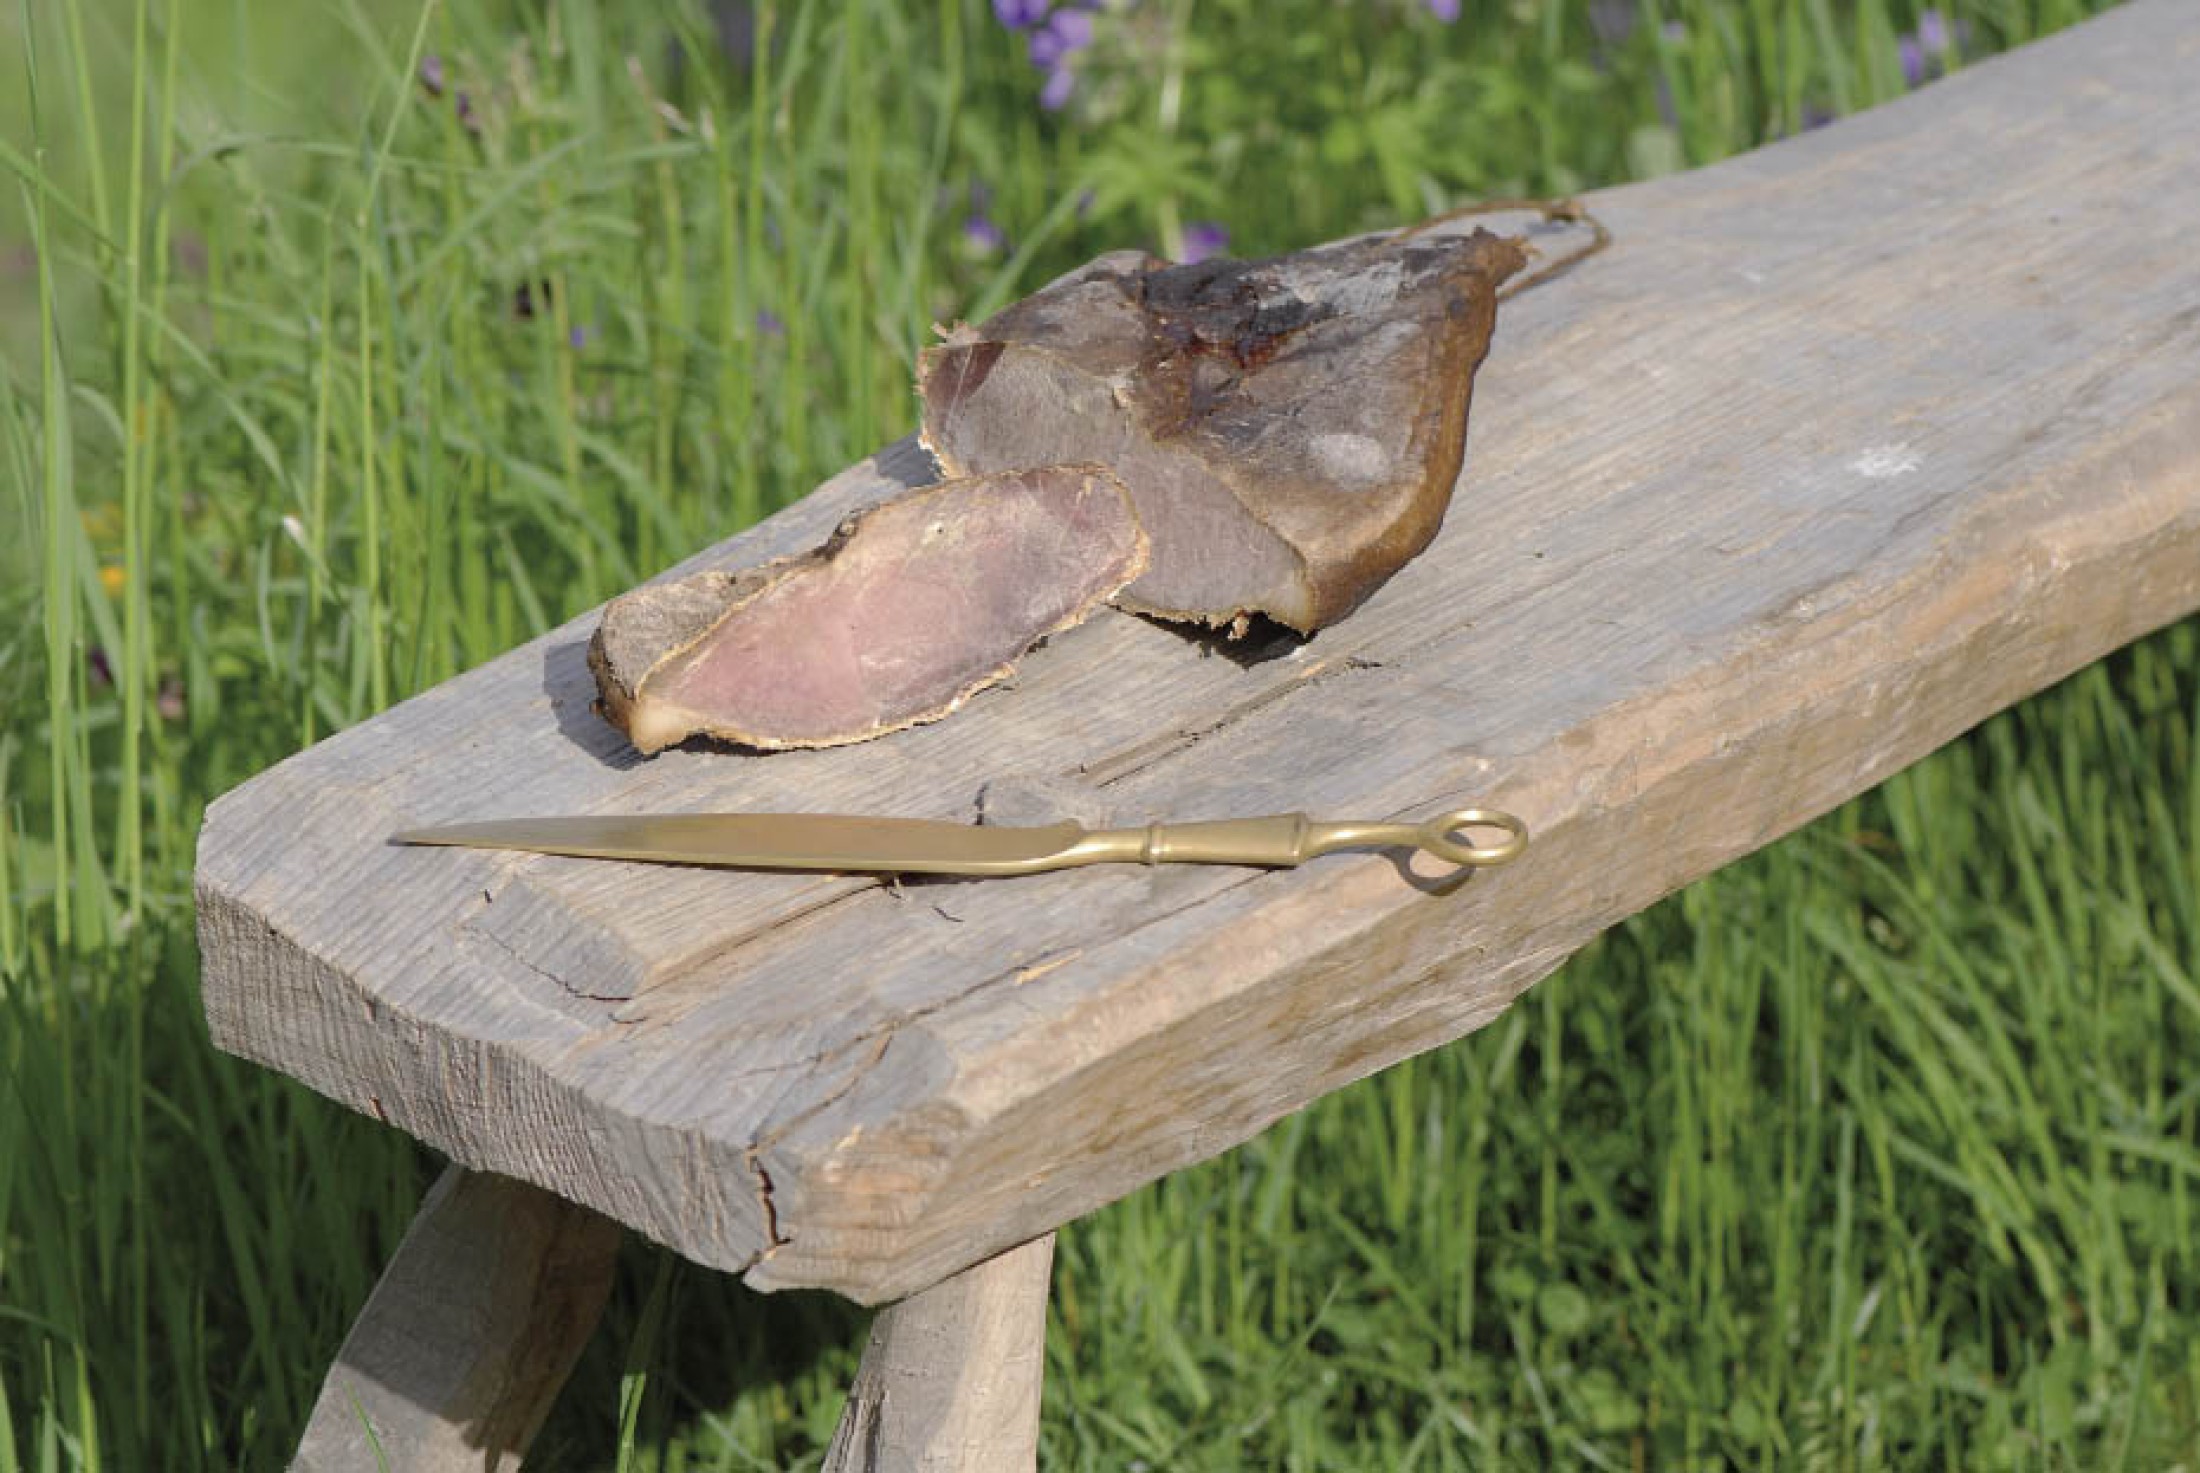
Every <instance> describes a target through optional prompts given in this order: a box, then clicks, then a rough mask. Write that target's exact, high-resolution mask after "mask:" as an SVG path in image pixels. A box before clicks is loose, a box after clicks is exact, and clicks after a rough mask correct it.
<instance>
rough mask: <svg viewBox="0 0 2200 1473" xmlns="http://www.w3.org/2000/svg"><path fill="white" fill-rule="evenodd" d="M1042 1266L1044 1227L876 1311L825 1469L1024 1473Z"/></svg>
mask: <svg viewBox="0 0 2200 1473" xmlns="http://www.w3.org/2000/svg"><path fill="white" fill-rule="evenodd" d="M1053 1262H1054V1234H1052V1233H1048V1234H1047V1235H1046V1236H1045V1237H1043V1238H1036V1239H1033V1240H1032V1241H1031V1242H1029V1243H1026V1244H1024V1245H1023V1246H1022V1247H1021V1248H1012V1249H1010V1250H1009V1251H1008V1252H1006V1253H1003V1254H1002V1255H1001V1256H1000V1257H998V1258H994V1259H990V1260H988V1261H987V1262H984V1263H981V1264H979V1265H978V1266H977V1267H976V1268H972V1269H967V1270H965V1271H964V1272H962V1273H959V1274H957V1275H956V1276H955V1277H953V1278H951V1279H947V1280H945V1281H943V1282H941V1283H939V1284H935V1285H934V1286H933V1287H931V1288H929V1289H927V1290H925V1291H924V1292H923V1293H921V1294H915V1295H911V1296H910V1297H909V1298H907V1299H904V1300H903V1301H901V1303H899V1304H893V1305H888V1306H887V1307H886V1308H885V1309H882V1310H880V1311H879V1313H878V1318H877V1319H875V1320H873V1321H872V1323H871V1338H870V1342H869V1343H868V1344H866V1345H865V1346H864V1348H863V1364H862V1366H861V1367H860V1368H859V1369H858V1370H857V1371H856V1383H855V1385H854V1387H853V1388H851V1389H850V1390H849V1392H848V1408H847V1410H846V1411H844V1412H842V1413H841V1415H840V1427H839V1429H838V1430H837V1431H835V1432H834V1433H833V1445H832V1447H831V1448H830V1449H828V1450H827V1451H826V1454H825V1473H920V1470H921V1473H948V1470H961V1473H1030V1470H1031V1469H1033V1468H1035V1467H1036V1466H1037V1465H1038V1458H1039V1383H1040V1378H1041V1375H1042V1373H1043V1372H1044V1370H1045V1367H1046V1330H1047V1275H1048V1270H1049V1269H1050V1268H1051V1267H1052V1266H1053Z"/></svg>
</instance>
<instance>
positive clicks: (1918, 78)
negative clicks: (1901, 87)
mask: <svg viewBox="0 0 2200 1473" xmlns="http://www.w3.org/2000/svg"><path fill="white" fill-rule="evenodd" d="M1894 49H1895V54H1896V55H1897V56H1899V57H1900V58H1901V60H1902V80H1903V81H1904V82H1905V83H1906V84H1908V85H1909V86H1912V87H1921V86H1923V85H1924V84H1925V48H1924V47H1922V46H1920V45H1918V44H1917V37H1915V36H1898V37H1896V38H1895V43H1894Z"/></svg>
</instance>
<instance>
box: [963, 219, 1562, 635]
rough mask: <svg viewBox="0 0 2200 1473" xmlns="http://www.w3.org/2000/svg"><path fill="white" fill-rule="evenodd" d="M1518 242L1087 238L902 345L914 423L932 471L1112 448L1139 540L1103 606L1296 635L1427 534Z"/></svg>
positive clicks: (1370, 586)
mask: <svg viewBox="0 0 2200 1473" xmlns="http://www.w3.org/2000/svg"><path fill="white" fill-rule="evenodd" d="M1526 260H1527V252H1526V249H1525V247H1524V246H1523V245H1522V244H1521V243H1520V242H1519V241H1517V240H1512V239H1507V238H1502V237H1499V236H1495V235H1492V234H1490V233H1489V232H1488V231H1484V230H1477V231H1474V232H1473V233H1472V234H1469V235H1463V236H1462V235H1434V234H1426V235H1417V236H1412V237H1407V238H1397V239H1374V240H1366V241H1355V242H1351V243H1348V244H1345V245H1340V246H1327V247H1322V248H1319V249H1316V250H1311V251H1302V252H1299V253H1297V254H1295V255H1289V256H1279V257H1275V258H1272V259H1270V260H1265V261H1216V262H1208V263H1202V264H1200V265H1196V266H1172V265H1169V264H1168V263H1166V262H1162V261H1159V260H1156V259H1154V258H1152V257H1149V256H1143V255H1138V254H1136V253H1125V252H1118V253H1115V254H1112V255H1108V256H1103V257H1101V258H1099V259H1098V260H1096V261H1093V262H1091V263H1089V264H1088V265H1086V266H1084V267H1081V268H1080V269H1078V270H1077V271H1073V272H1071V273H1070V274H1069V275H1067V276H1065V277H1062V278H1061V279H1060V280H1058V281H1056V282H1054V283H1052V284H1051V285H1049V286H1047V287H1044V288H1042V289H1041V290H1040V291H1038V292H1037V293H1035V294H1033V295H1032V296H1030V297H1027V298H1025V299H1024V300H1023V301H1021V302H1018V303H1016V304H1014V305H1013V306H1010V307H1008V308H1006V309H1004V310H1003V311H1001V312H1000V313H998V314H996V315H995V316H994V317H992V318H990V319H988V320H987V321H986V322H985V323H983V324H982V325H980V326H978V327H976V328H971V327H967V326H965V327H958V328H956V329H955V330H954V331H953V332H952V333H950V334H949V335H948V337H947V339H946V341H945V342H943V343H942V344H941V345H940V346H938V347H936V348H933V349H931V350H930V351H928V352H927V353H926V354H925V355H924V359H923V362H922V364H921V366H920V370H919V388H920V391H921V392H922V394H923V397H924V404H925V410H924V441H925V444H926V445H927V447H928V448H930V449H931V451H932V453H933V454H934V455H935V456H937V457H938V458H939V460H940V463H941V464H942V465H943V466H944V467H946V469H947V470H948V472H949V473H950V474H955V475H971V474H983V473H987V472H996V471H1001V470H1007V469H1011V468H1015V467H1019V466H1033V465H1046V464H1051V463H1053V462H1056V461H1062V460H1080V461H1093V462H1098V463H1100V464H1103V465H1107V466H1109V467H1111V468H1112V469H1114V470H1115V471H1116V473H1117V474H1118V475H1119V476H1121V477H1122V479H1123V482H1124V484H1125V485H1126V486H1128V487H1129V489H1130V492H1131V495H1132V497H1133V499H1134V500H1135V501H1136V502H1137V503H1138V509H1139V515H1140V518H1141V520H1142V521H1143V522H1144V524H1145V526H1146V530H1147V533H1148V535H1149V536H1150V537H1151V538H1152V540H1153V557H1152V563H1151V566H1150V567H1149V568H1148V570H1147V571H1146V573H1145V574H1143V575H1142V576H1141V577H1140V578H1139V579H1138V581H1137V582H1135V583H1133V584H1132V585H1131V586H1130V587H1129V588H1128V589H1126V590H1125V591H1124V592H1123V593H1122V594H1120V595H1118V596H1117V598H1116V600H1115V601H1116V602H1117V603H1118V604H1119V605H1121V606H1123V607H1126V608H1131V609H1134V610H1137V611H1139V612H1142V613H1152V614H1156V615H1159V616H1162V617H1165V618H1172V619H1186V620H1195V621H1198V622H1201V623H1206V624H1211V625H1224V624H1233V623H1236V622H1238V621H1240V620H1242V619H1243V618H1244V617H1245V616H1246V615H1249V614H1256V613H1257V614H1264V615H1266V616H1268V617H1269V618H1272V619H1275V620H1277V621H1279V622H1281V623H1283V624H1286V625H1289V626H1290V627H1292V628H1294V629H1297V630H1300V631H1301V632H1310V631H1312V630H1314V629H1318V628H1320V627H1322V626H1323V625H1325V624H1329V623H1332V622H1334V621H1335V620H1337V619H1339V618H1341V617H1343V616H1344V615H1345V614H1346V613H1349V612H1350V611H1351V610H1352V609H1353V608H1354V607H1356V606H1357V605H1358V604H1359V603H1360V602H1361V601H1362V600H1363V599H1365V598H1366V597H1367V596H1368V595H1369V594H1370V593H1372V592H1373V591H1374V590H1375V589H1376V588H1377V587H1379V586H1380V585H1381V584H1382V583H1383V581H1384V580H1385V579H1387V578H1389V577H1390V575H1391V574H1392V573H1395V572H1396V571H1397V570H1398V569H1399V568H1400V567H1402V566H1403V565H1404V564H1405V563H1406V562H1407V560H1409V559H1410V558H1412V557H1413V556H1414V555H1415V554H1416V553H1418V552H1419V551H1420V550H1421V549H1422V548H1424V547H1426V546H1427V545H1428V543H1429V541H1430V539H1432V538H1433V537H1434V536H1435V535H1436V530H1437V528H1438V526H1439V525H1440V524H1441V523H1442V521H1443V515H1444V510H1445V507H1446V506H1447V504H1448V503H1449V501H1450V497H1451V490H1452V485H1453V483H1454V482H1455V481H1456V480H1457V479H1458V475H1459V470H1460V466H1461V462H1462V460H1463V459H1464V456H1465V450H1466V426H1467V409H1468V402H1469V397H1470V393H1471V390H1472V387H1473V381H1474V372H1475V370H1476V368H1478V367H1479V366H1480V364H1481V361H1482V358H1483V355H1484V354H1485V352H1487V350H1488V347H1489V339H1490V332H1491V330H1492V328H1493V326H1494V325H1495V321H1496V294H1497V288H1498V287H1499V286H1500V285H1501V284H1502V283H1503V282H1504V281H1505V280H1506V279H1507V278H1508V277H1510V276H1512V275H1513V274H1514V273H1515V272H1517V271H1519V270H1520V268H1521V267H1522V266H1523V265H1524V264H1525V263H1526Z"/></svg>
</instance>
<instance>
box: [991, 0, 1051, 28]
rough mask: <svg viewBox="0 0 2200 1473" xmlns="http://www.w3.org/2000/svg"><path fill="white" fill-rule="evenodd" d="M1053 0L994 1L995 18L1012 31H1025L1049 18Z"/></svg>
mask: <svg viewBox="0 0 2200 1473" xmlns="http://www.w3.org/2000/svg"><path fill="white" fill-rule="evenodd" d="M1052 4H1053V0H993V18H994V19H995V20H997V21H999V22H1000V23H1001V24H1002V25H1004V26H1007V27H1008V28H1009V29H1010V30H1012V31H1021V30H1025V29H1027V28H1029V27H1031V26H1035V25H1037V24H1038V23H1039V22H1040V21H1043V20H1045V19H1046V18H1047V11H1048V10H1049V9H1050V8H1052Z"/></svg>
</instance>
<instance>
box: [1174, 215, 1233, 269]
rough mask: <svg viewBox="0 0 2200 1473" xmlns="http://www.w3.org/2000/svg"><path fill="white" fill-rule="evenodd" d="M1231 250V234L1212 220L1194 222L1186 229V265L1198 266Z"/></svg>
mask: <svg viewBox="0 0 2200 1473" xmlns="http://www.w3.org/2000/svg"><path fill="white" fill-rule="evenodd" d="M1228 249H1230V232H1229V230H1228V229H1226V228H1225V227H1223V226H1221V225H1218V224H1216V223H1215V222H1214V221H1212V220H1194V221H1193V222H1192V223H1191V224H1189V225H1187V226H1185V227H1184V264H1185V265H1187V266H1196V265H1198V264H1199V263H1200V262H1201V261H1204V260H1207V259H1209V258H1210V257H1213V256H1219V255H1221V254H1222V253H1223V252H1224V251H1227V250H1228Z"/></svg>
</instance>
